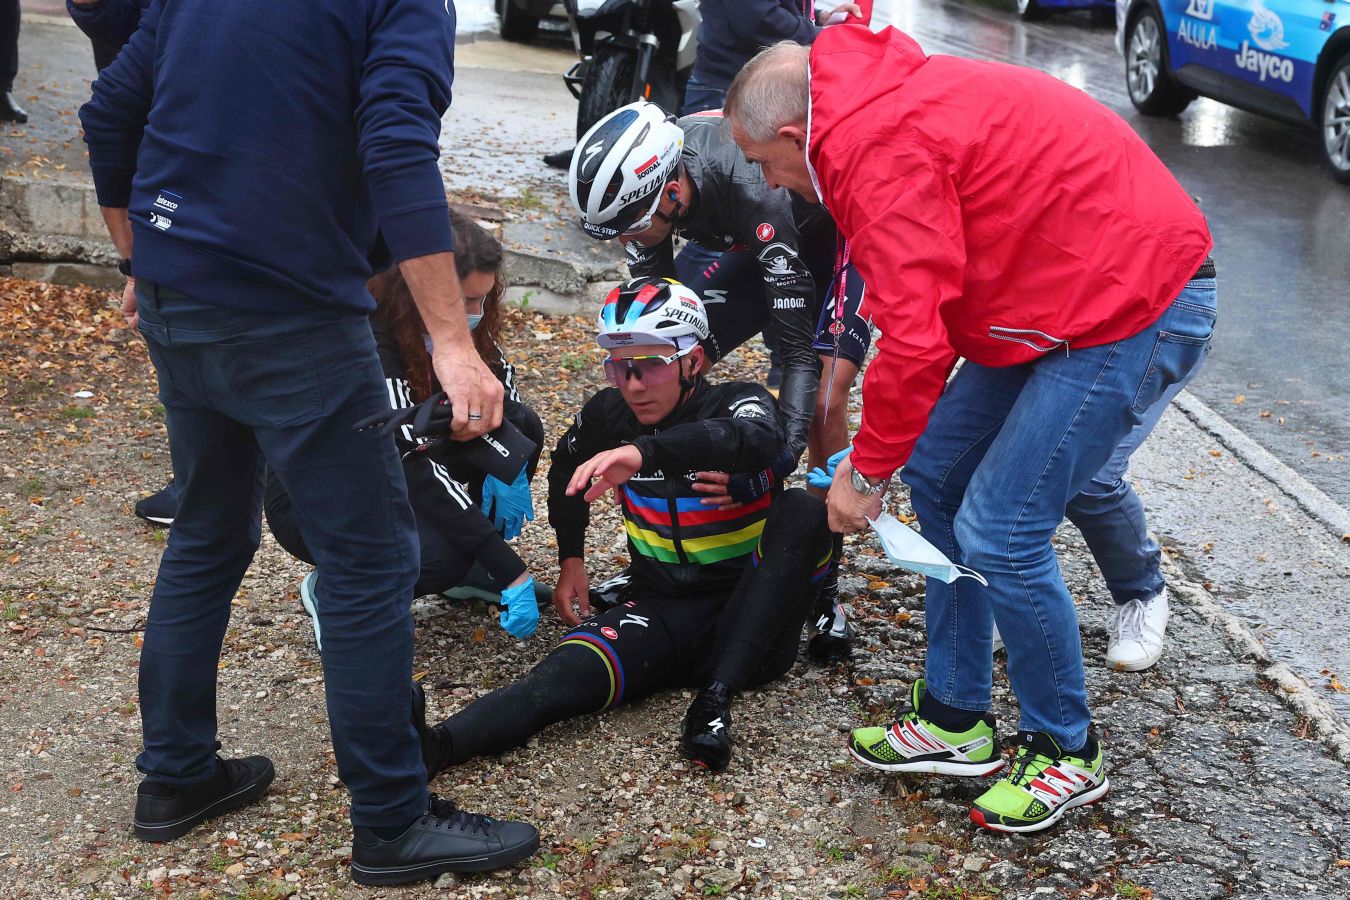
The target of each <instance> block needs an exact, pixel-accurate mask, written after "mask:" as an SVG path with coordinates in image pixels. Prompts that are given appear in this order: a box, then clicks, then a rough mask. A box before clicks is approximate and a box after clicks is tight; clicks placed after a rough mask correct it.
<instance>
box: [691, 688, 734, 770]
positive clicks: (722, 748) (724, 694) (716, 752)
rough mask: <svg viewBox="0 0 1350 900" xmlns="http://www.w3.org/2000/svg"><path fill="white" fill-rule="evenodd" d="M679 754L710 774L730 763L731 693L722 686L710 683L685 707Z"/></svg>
mask: <svg viewBox="0 0 1350 900" xmlns="http://www.w3.org/2000/svg"><path fill="white" fill-rule="evenodd" d="M680 752H681V753H683V754H684V755H685V756H686V757H688V758H689V759H691V760H693V761H694V763H696V764H697V765H700V766H702V767H703V768H705V769H711V770H712V771H714V772H721V771H722V770H723V769H725V768H726V767H727V763H729V762H731V689H730V688H728V687H727V686H726V685H725V684H723V683H722V682H720V681H714V682H713V683H712V684H710V685H708V686H707V687H706V688H704V689H703V690H701V691H699V692H698V696H697V697H695V698H694V702H693V703H691V704H689V712H687V713H685V714H684V736H683V737H682V738H681V739H680Z"/></svg>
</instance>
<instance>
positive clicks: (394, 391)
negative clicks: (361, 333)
mask: <svg viewBox="0 0 1350 900" xmlns="http://www.w3.org/2000/svg"><path fill="white" fill-rule="evenodd" d="M370 322H371V328H372V329H373V330H374V332H375V346H376V349H377V350H378V351H379V354H380V366H381V368H383V369H384V378H385V386H386V387H387V388H388V390H389V404H390V406H392V407H393V408H394V409H404V408H407V407H410V406H413V405H414V402H413V397H412V390H411V389H410V388H409V387H408V372H407V369H406V367H405V366H404V364H403V357H402V356H401V355H400V354H399V352H398V346H397V345H396V344H395V343H394V340H393V337H392V336H391V335H390V334H389V332H388V331H387V330H386V329H385V327H384V323H383V322H382V321H381V319H380V317H379V316H374V317H372V318H371V320H370ZM497 352H498V354H499V359H498V363H497V365H495V366H493V367H492V369H493V370H494V372H495V373H496V375H497V378H498V379H499V380H500V381H501V382H502V385H503V386H504V387H505V388H506V398H505V400H504V401H503V409H502V413H503V415H504V416H505V417H506V418H508V419H510V420H511V422H512V424H514V425H515V426H516V427H517V428H520V429H521V430H522V431H525V432H526V433H527V434H528V433H529V432H530V431H532V430H536V429H537V427H538V426H537V425H535V426H534V428H531V427H530V426H529V425H528V424H527V421H528V419H529V418H531V417H533V413H531V412H530V411H529V409H528V408H526V407H525V405H524V404H523V403H521V402H520V394H519V393H518V392H517V390H516V383H515V369H513V368H512V366H511V364H510V363H509V362H507V361H506V358H505V356H501V355H500V354H501V349H500V348H498V351H497ZM535 421H536V422H537V419H536V420H535ZM394 444H395V446H396V447H397V448H398V453H399V456H400V457H402V458H403V476H404V478H405V479H406V480H407V482H408V500H409V502H410V503H411V504H412V508H413V513H414V514H415V515H416V517H417V524H418V528H425V527H434V528H436V529H437V530H438V531H440V532H441V533H442V534H444V535H446V536H447V537H449V538H451V539H452V540H453V541H454V543H455V545H456V546H458V547H460V548H461V549H463V551H464V552H465V553H466V554H468V555H470V556H472V557H474V558H475V559H476V560H478V562H480V563H482V565H483V568H485V569H487V570H488V572H489V574H491V575H492V577H493V578H494V579H495V580H497V581H499V582H501V583H502V584H508V583H510V582H512V581H514V580H515V579H516V578H518V577H519V576H520V574H521V573H522V572H524V571H525V563H524V562H523V561H522V560H521V558H520V556H519V555H518V554H517V553H516V551H515V550H513V549H512V548H511V545H510V544H508V543H506V541H505V540H503V539H502V536H501V535H500V534H499V533H498V532H497V529H496V528H495V527H494V526H493V524H492V521H491V520H490V519H488V517H487V516H486V515H484V514H483V511H482V509H481V508H480V504H481V503H482V501H483V479H484V477H485V475H484V473H483V472H482V471H481V470H479V469H476V468H474V467H473V466H471V465H468V464H467V463H464V462H463V461H461V460H460V459H458V455H459V454H458V452H457V451H458V450H459V444H458V443H457V442H456V441H450V440H445V441H439V442H437V441H433V440H431V439H428V438H419V437H414V436H413V433H412V426H411V425H405V426H403V427H402V428H400V429H398V431H396V432H395V433H394ZM536 460H537V457H536ZM534 464H535V461H531V464H530V466H531V468H530V474H531V475H533V471H534V469H533V467H534Z"/></svg>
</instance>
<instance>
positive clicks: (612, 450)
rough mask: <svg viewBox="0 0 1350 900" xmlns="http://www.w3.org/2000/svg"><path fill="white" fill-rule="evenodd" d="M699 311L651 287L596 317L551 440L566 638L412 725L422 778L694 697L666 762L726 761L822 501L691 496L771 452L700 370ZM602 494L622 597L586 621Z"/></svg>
mask: <svg viewBox="0 0 1350 900" xmlns="http://www.w3.org/2000/svg"><path fill="white" fill-rule="evenodd" d="M707 333H708V324H707V318H706V316H705V313H704V310H703V304H702V303H701V302H700V301H699V299H698V297H697V296H696V295H695V294H694V293H693V292H692V291H690V290H688V289H687V288H685V287H683V286H682V285H680V284H678V283H677V282H671V281H668V280H665V279H655V278H653V279H638V280H636V281H631V282H628V283H627V284H624V285H621V286H620V287H617V288H615V289H614V291H613V292H612V293H611V294H610V295H609V298H608V300H607V301H606V302H605V305H604V308H603V309H602V311H601V314H600V332H599V337H598V340H599V343H600V346H601V347H603V348H605V349H606V350H608V351H609V357H608V358H607V359H606V360H605V363H604V366H605V374H606V376H607V377H608V378H609V381H610V383H611V384H613V385H614V387H611V388H607V389H605V390H602V391H600V392H598V393H597V394H595V395H594V396H593V397H591V399H590V400H589V401H587V403H586V405H585V406H584V407H583V408H582V410H581V412H580V413H579V414H578V415H577V417H576V421H575V423H574V424H573V425H572V426H571V428H570V429H568V431H567V433H566V434H565V435H564V436H563V438H562V439H561V440H560V441H559V442H558V446H557V449H555V450H554V452H553V464H552V467H551V468H550V470H549V476H548V479H549V520H550V522H551V524H552V526H553V528H554V530H555V531H556V532H557V537H558V556H559V558H560V560H561V574H560V576H559V578H558V584H557V587H556V588H555V589H554V592H553V603H554V607H555V608H556V609H557V611H558V614H559V616H560V617H561V618H562V620H563V621H564V622H565V623H566V624H568V625H570V626H573V628H572V630H571V631H570V632H568V633H567V634H566V635H565V636H564V637H563V639H562V642H561V643H560V644H559V645H558V646H557V647H556V648H554V649H553V651H551V652H550V653H549V654H548V656H546V657H545V658H544V659H543V661H542V662H540V663H539V664H538V665H537V666H535V667H534V669H533V670H531V671H530V672H529V673H528V674H527V675H525V677H524V678H522V679H520V680H519V681H517V682H515V683H514V684H511V685H508V686H506V687H504V688H501V689H499V690H496V691H493V692H492V693H490V694H488V695H487V696H485V697H483V698H481V699H479V700H477V701H475V702H474V703H472V704H470V705H469V706H468V707H466V708H465V709H463V710H461V711H460V712H458V713H456V714H455V715H453V716H451V717H450V718H449V719H447V720H445V721H444V722H442V723H440V724H439V725H437V726H435V728H432V729H428V728H426V726H425V725H424V724H423V725H422V726H421V730H422V734H423V753H424V755H425V757H426V762H427V771H428V773H430V774H434V773H435V772H437V771H439V770H440V769H442V768H444V767H445V766H447V765H454V764H456V763H461V762H464V761H466V760H468V759H471V758H473V757H475V756H479V755H482V754H485V753H500V752H502V751H504V750H507V749H510V748H512V747H516V746H519V745H521V744H523V743H525V741H527V740H528V739H529V738H530V737H531V736H532V735H534V734H536V733H538V732H539V731H540V730H542V729H543V728H545V727H546V726H548V725H550V724H552V723H554V722H558V721H561V720H562V719H566V718H570V717H573V716H578V715H582V714H585V713H593V712H599V711H602V710H606V709H611V708H613V707H615V706H617V705H619V704H620V703H623V702H625V701H631V700H636V699H639V698H641V697H644V696H646V695H648V694H651V693H653V692H655V691H658V690H663V689H666V688H673V687H681V686H698V687H700V688H701V690H700V692H699V693H698V695H697V697H696V698H695V699H694V702H693V704H692V705H691V706H690V707H689V711H688V714H687V715H686V716H685V721H684V732H683V737H682V740H681V751H682V753H683V754H684V755H685V756H687V757H689V758H690V759H692V760H693V761H694V762H695V763H697V764H699V765H702V766H705V767H707V768H709V769H712V770H714V771H721V770H722V769H724V768H725V767H726V765H727V763H728V761H729V760H730V757H731V737H730V729H731V715H730V704H731V699H732V696H733V695H734V694H735V693H736V692H737V691H739V690H741V689H743V688H748V687H754V686H757V685H761V684H765V683H767V682H770V681H773V680H774V679H776V678H779V677H781V676H782V675H783V674H784V673H786V672H787V671H788V669H789V668H790V667H791V666H792V663H793V661H794V660H795V659H796V656H797V644H798V640H799V637H800V635H801V631H802V626H803V624H804V623H805V621H806V617H807V614H808V612H809V611H810V609H811V604H812V602H813V601H814V599H815V597H816V595H817V593H818V592H819V590H820V581H821V579H822V578H823V577H824V573H825V570H826V568H828V565H829V561H830V538H829V532H828V530H827V527H826V523H825V518H824V505H823V503H822V502H821V501H820V500H819V499H818V498H816V497H813V496H811V495H810V494H808V493H806V492H805V491H803V490H800V489H793V490H781V489H780V490H775V491H771V492H769V493H766V494H764V495H763V496H762V497H760V498H759V499H758V500H755V501H753V502H750V503H746V504H744V505H741V506H737V507H734V508H730V509H724V508H709V507H706V506H704V505H702V504H701V503H700V499H701V497H702V495H701V494H700V493H698V492H697V491H695V490H694V484H695V483H696V480H697V478H698V473H699V472H701V471H705V470H720V471H723V472H732V473H736V472H755V471H759V470H762V469H763V468H764V467H765V466H766V465H767V464H768V462H769V460H771V459H773V457H774V456H775V455H776V454H778V453H779V452H780V451H781V449H782V447H783V442H784V438H783V432H782V427H781V425H780V424H779V421H778V417H777V415H776V411H775V408H774V400H773V397H772V396H771V395H770V394H769V393H768V391H766V390H765V389H764V388H763V387H761V386H759V385H754V384H745V383H740V382H727V383H724V384H711V383H709V382H707V381H706V380H705V379H704V378H703V376H702V375H701V374H700V373H701V369H702V364H703V362H704V359H703V357H704V350H703V346H702V344H701V341H702V340H703V339H705V338H706V337H707ZM611 490H613V491H614V492H615V494H616V495H617V498H618V502H619V505H620V506H621V508H622V511H623V518H624V528H625V530H626V531H627V534H628V550H629V554H630V557H631V559H632V560H633V566H632V582H633V584H632V589H631V591H630V593H629V597H628V599H627V601H626V602H624V603H622V604H620V605H619V606H616V607H614V608H612V609H610V610H607V611H605V612H601V613H599V614H597V615H594V616H592V615H591V609H590V605H589V602H588V590H587V587H588V586H587V578H586V568H585V562H584V558H585V536H586V526H587V523H588V521H589V504H590V503H591V502H592V501H594V500H596V499H598V498H599V497H601V496H602V495H604V494H606V493H607V492H609V491H611Z"/></svg>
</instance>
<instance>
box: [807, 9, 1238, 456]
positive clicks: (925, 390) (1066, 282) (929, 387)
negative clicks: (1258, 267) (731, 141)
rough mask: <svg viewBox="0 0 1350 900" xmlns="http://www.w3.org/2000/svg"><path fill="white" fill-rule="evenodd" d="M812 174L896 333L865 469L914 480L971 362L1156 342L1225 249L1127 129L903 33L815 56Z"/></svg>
mask: <svg viewBox="0 0 1350 900" xmlns="http://www.w3.org/2000/svg"><path fill="white" fill-rule="evenodd" d="M808 127H809V140H808V145H807V161H808V162H809V163H810V165H811V167H812V171H813V177H814V178H815V180H816V183H817V186H818V189H819V191H820V195H821V199H822V200H823V201H824V203H825V205H826V207H827V208H828V209H829V211H830V213H831V214H832V215H833V216H834V220H835V222H836V223H838V226H839V229H840V231H841V232H842V233H843V235H844V236H845V237H846V238H848V240H849V241H850V251H851V257H852V261H853V262H854V264H855V265H857V267H858V269H859V271H860V272H861V274H862V276H863V278H864V280H866V282H867V308H868V312H870V313H871V314H872V316H873V318H874V320H875V321H876V323H877V326H878V327H879V329H880V330H881V332H882V334H883V337H882V338H881V340H880V341H879V342H878V349H879V355H878V356H877V357H876V359H875V360H874V361H873V362H872V364H871V366H870V367H869V368H868V370H867V376H866V379H865V380H864V382H863V420H862V427H861V429H860V430H859V431H858V434H857V436H856V437H855V439H854V442H853V446H854V450H853V453H852V462H853V465H854V466H855V467H856V468H857V469H858V471H859V472H861V473H862V474H864V475H867V476H869V477H872V478H880V477H885V476H888V475H890V474H891V473H893V472H894V471H895V470H896V469H897V468H899V467H900V466H902V465H904V463H905V461H906V460H908V459H909V455H910V453H911V452H912V451H913V449H914V442H915V441H916V440H917V439H918V437H919V435H920V434H921V433H922V432H923V430H924V427H925V426H926V425H927V423H928V416H929V413H930V412H931V411H932V409H933V405H934V404H935V403H936V402H937V399H938V397H939V396H940V395H941V393H942V389H943V387H944V385H945V383H946V379H947V376H948V375H949V374H950V372H951V369H952V366H953V365H954V364H955V362H956V360H957V358H958V357H965V358H966V359H969V360H973V361H974V362H977V363H980V364H981V365H986V366H1015V365H1021V364H1024V363H1029V362H1033V361H1035V360H1037V359H1039V358H1040V357H1041V356H1042V355H1044V354H1046V353H1051V352H1057V353H1068V352H1071V351H1072V349H1073V348H1075V347H1092V346H1096V345H1099V344H1106V343H1110V342H1112V341H1117V340H1121V339H1123V338H1126V337H1130V336H1132V335H1135V334H1138V333H1139V332H1140V331H1142V330H1143V329H1144V328H1145V327H1147V326H1148V325H1150V324H1152V323H1153V322H1154V321H1156V320H1157V318H1158V317H1159V316H1160V315H1162V313H1163V311H1164V310H1165V309H1166V308H1167V306H1168V305H1169V304H1170V303H1171V301H1172V300H1173V299H1174V298H1175V297H1176V296H1177V294H1178V293H1180V291H1181V289H1182V288H1183V287H1184V286H1185V284H1186V282H1187V281H1188V280H1190V278H1191V277H1192V276H1193V275H1194V274H1195V271H1196V269H1198V268H1199V267H1200V264H1201V263H1202V262H1204V260H1205V257H1206V256H1207V254H1208V253H1209V251H1210V248H1211V246H1212V244H1213V242H1212V240H1211V239H1210V235H1209V229H1208V227H1207V226H1206V224H1205V218H1204V216H1203V215H1201V213H1200V210H1199V209H1197V208H1196V205H1195V203H1194V202H1192V201H1191V199H1190V197H1188V196H1187V195H1186V192H1185V191H1184V190H1183V189H1182V187H1181V185H1180V184H1178V183H1177V181H1176V179H1175V178H1173V177H1172V175H1171V173H1169V172H1168V171H1167V168H1166V167H1165V166H1164V165H1163V164H1162V162H1161V161H1160V160H1159V159H1158V158H1157V157H1156V156H1155V155H1154V154H1153V151H1152V150H1150V149H1149V148H1148V146H1147V145H1146V144H1145V143H1144V142H1143V141H1142V140H1141V139H1140V138H1139V136H1138V135H1137V134H1135V133H1134V131H1133V130H1132V129H1131V128H1130V126H1129V125H1127V124H1126V123H1125V121H1124V120H1123V119H1121V118H1120V117H1119V116H1117V115H1116V114H1115V113H1113V112H1111V111H1110V110H1108V109H1107V108H1106V107H1104V106H1102V105H1101V104H1099V103H1098V102H1097V101H1095V100H1093V99H1092V98H1091V97H1089V96H1087V95H1086V94H1084V93H1083V92H1081V91H1079V90H1077V89H1075V88H1072V87H1070V86H1068V85H1067V84H1064V83H1063V82H1061V81H1059V80H1057V79H1055V78H1053V77H1051V76H1049V75H1046V74H1043V73H1041V72H1037V71H1034V70H1032V69H1026V68H1022V67H1019V66H1012V65H1007V64H1004V63H997V62H982V61H976V60H969V59H960V58H957V57H951V56H931V57H930V56H926V55H925V54H924V52H923V50H921V49H920V48H919V45H918V44H917V43H915V41H914V40H913V38H911V37H909V36H908V35H906V34H903V33H902V32H900V31H897V30H896V29H894V28H886V29H884V30H883V31H881V32H880V33H877V34H873V33H872V32H871V31H869V30H868V29H866V28H863V27H858V26H850V25H841V26H836V27H834V28H827V29H825V30H824V31H822V32H821V33H820V35H819V36H818V37H817V38H816V41H815V43H814V44H813V45H812V48H811V109H810V116H809V119H808Z"/></svg>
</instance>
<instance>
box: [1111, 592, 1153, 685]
mask: <svg viewBox="0 0 1350 900" xmlns="http://www.w3.org/2000/svg"><path fill="white" fill-rule="evenodd" d="M1107 629H1108V630H1109V631H1110V632H1111V636H1110V640H1109V642H1108V643H1107V647H1106V664H1107V665H1108V666H1110V667H1111V668H1112V669H1115V670H1116V671H1117V672H1142V671H1143V670H1145V669H1147V668H1149V667H1150V666H1152V665H1153V664H1154V663H1156V662H1157V661H1158V659H1159V658H1160V657H1161V656H1162V651H1163V638H1164V635H1165V633H1166V631H1167V588H1163V589H1162V593H1160V594H1158V596H1156V597H1154V598H1153V599H1152V600H1131V601H1130V602H1129V603H1124V604H1121V605H1119V606H1117V607H1116V611H1115V613H1114V614H1112V616H1111V621H1110V622H1108V623H1107Z"/></svg>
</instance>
